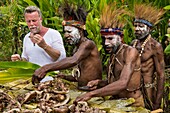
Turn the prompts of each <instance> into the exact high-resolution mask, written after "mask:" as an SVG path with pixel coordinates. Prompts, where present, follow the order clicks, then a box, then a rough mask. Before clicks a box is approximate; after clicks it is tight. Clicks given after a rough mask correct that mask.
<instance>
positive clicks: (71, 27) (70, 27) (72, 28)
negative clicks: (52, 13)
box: [64, 26, 78, 30]
mask: <svg viewBox="0 0 170 113" xmlns="http://www.w3.org/2000/svg"><path fill="white" fill-rule="evenodd" d="M64 29H65V30H78V29H77V28H76V27H73V26H64Z"/></svg>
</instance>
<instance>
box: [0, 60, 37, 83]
mask: <svg viewBox="0 0 170 113" xmlns="http://www.w3.org/2000/svg"><path fill="white" fill-rule="evenodd" d="M39 67H40V66H39V65H37V64H33V63H30V62H23V61H15V62H12V61H1V62H0V69H1V71H0V84H4V83H7V82H12V81H14V80H18V79H28V78H30V77H31V76H32V74H33V73H34V71H35V70H36V69H37V68H39Z"/></svg>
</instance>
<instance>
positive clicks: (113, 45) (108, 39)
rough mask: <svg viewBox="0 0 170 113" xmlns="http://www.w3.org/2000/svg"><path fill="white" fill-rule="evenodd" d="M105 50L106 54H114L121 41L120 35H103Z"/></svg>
mask: <svg viewBox="0 0 170 113" xmlns="http://www.w3.org/2000/svg"><path fill="white" fill-rule="evenodd" d="M104 38H105V50H106V52H107V53H111V52H115V50H116V49H117V48H118V46H119V45H120V43H121V42H122V39H121V37H120V35H105V36H104Z"/></svg>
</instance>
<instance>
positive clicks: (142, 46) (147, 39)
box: [133, 35, 151, 56]
mask: <svg viewBox="0 0 170 113" xmlns="http://www.w3.org/2000/svg"><path fill="white" fill-rule="evenodd" d="M150 38H151V35H149V36H148V37H147V38H146V39H145V41H144V42H143V44H142V45H141V48H142V49H141V51H140V53H139V56H141V55H142V53H143V51H144V49H145V45H146V43H147V42H148V41H149V39H150ZM137 43H138V40H135V42H134V44H133V47H136V45H137Z"/></svg>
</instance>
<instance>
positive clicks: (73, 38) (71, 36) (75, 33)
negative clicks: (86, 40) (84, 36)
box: [64, 26, 81, 45]
mask: <svg viewBox="0 0 170 113" xmlns="http://www.w3.org/2000/svg"><path fill="white" fill-rule="evenodd" d="M64 31H65V34H64V37H65V38H66V42H68V43H69V44H70V45H74V44H78V43H79V41H80V37H81V36H80V33H79V30H78V28H76V27H72V26H64Z"/></svg>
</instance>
